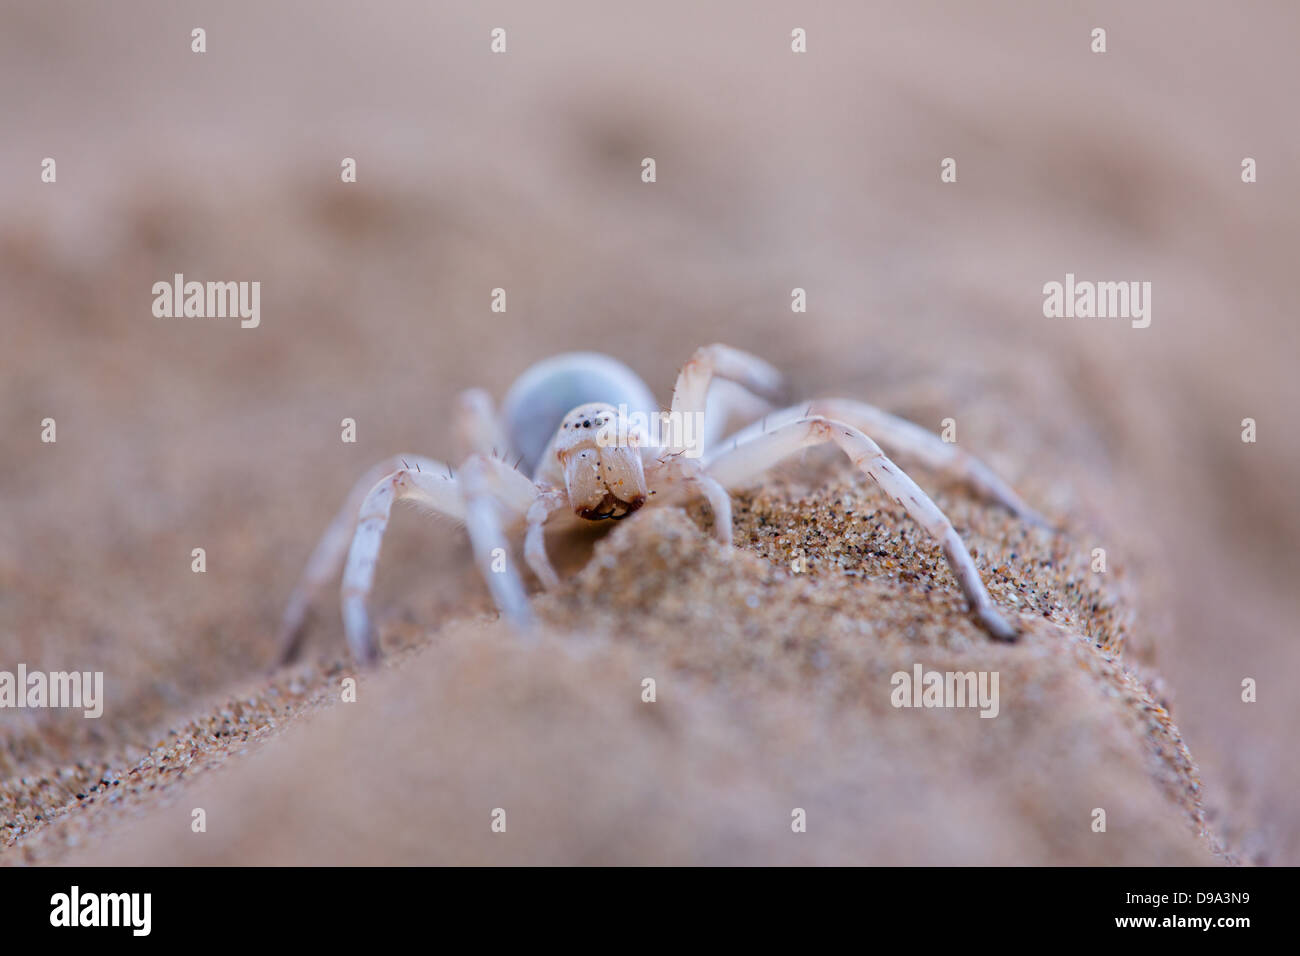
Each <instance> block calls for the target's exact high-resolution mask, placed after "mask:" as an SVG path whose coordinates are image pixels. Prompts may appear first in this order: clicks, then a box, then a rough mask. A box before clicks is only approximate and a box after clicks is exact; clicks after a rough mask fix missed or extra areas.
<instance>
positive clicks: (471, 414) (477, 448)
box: [455, 388, 510, 458]
mask: <svg viewBox="0 0 1300 956" xmlns="http://www.w3.org/2000/svg"><path fill="white" fill-rule="evenodd" d="M456 402H457V408H456V415H455V422H456V443H457V447H458V448H459V449H460V452H461V455H462V456H465V455H473V454H479V455H483V456H484V457H485V458H498V457H499V458H508V457H509V451H510V440H509V439H508V438H507V437H506V433H505V430H504V429H503V428H502V427H501V422H500V420H499V419H498V418H497V414H496V410H495V409H494V408H493V405H492V396H491V395H489V394H488V393H487V392H486V391H485V390H484V389H481V388H469V389H466V390H465V391H463V392H461V393H460V395H459V396H458V397H457V399H456Z"/></svg>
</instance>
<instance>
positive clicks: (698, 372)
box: [667, 344, 785, 458]
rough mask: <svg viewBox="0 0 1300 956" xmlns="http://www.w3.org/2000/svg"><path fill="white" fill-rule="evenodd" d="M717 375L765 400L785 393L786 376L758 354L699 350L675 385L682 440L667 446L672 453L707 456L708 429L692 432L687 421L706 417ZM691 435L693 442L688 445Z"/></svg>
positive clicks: (675, 408) (727, 348)
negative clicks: (711, 387)
mask: <svg viewBox="0 0 1300 956" xmlns="http://www.w3.org/2000/svg"><path fill="white" fill-rule="evenodd" d="M714 376H717V377H718V378H720V379H725V380H727V381H731V382H735V383H736V384H737V385H740V386H741V387H742V388H744V389H745V390H746V391H749V392H751V393H753V394H754V395H757V396H759V397H761V398H764V399H769V400H776V399H778V398H780V396H781V395H782V394H783V393H784V392H785V378H784V376H782V374H781V373H780V372H779V371H777V370H776V369H775V368H774V367H773V366H771V365H769V364H768V363H767V362H765V361H763V360H762V359H761V358H759V357H758V356H756V355H750V354H749V353H748V352H742V351H740V350H739V349H733V348H732V347H731V346H729V345H721V344H715V345H706V346H704V347H702V348H699V349H696V350H695V354H694V355H692V356H691V357H690V359H689V360H687V362H686V364H685V365H683V366H682V369H681V371H680V372H678V373H677V382H676V384H675V385H674V386H673V398H672V419H673V420H674V421H675V422H676V423H677V424H676V426H675V427H676V428H678V429H680V430H681V431H680V432H679V434H678V435H677V439H678V440H677V441H676V442H671V443H668V445H667V451H668V452H669V453H670V454H680V453H682V452H686V453H687V454H688V456H690V457H694V458H698V457H699V456H700V454H702V453H703V451H704V449H703V448H702V447H701V445H702V436H703V434H704V432H705V429H704V428H703V427H697V428H695V429H694V430H693V431H690V432H688V431H687V430H686V429H687V426H686V424H685V422H684V419H685V418H686V416H698V417H699V418H701V419H702V418H703V417H704V413H705V410H706V408H707V406H708V398H709V385H710V384H711V383H712V382H713V379H714ZM717 410H718V409H715V411H717ZM691 436H693V443H688V441H687V439H688V438H690V437H691Z"/></svg>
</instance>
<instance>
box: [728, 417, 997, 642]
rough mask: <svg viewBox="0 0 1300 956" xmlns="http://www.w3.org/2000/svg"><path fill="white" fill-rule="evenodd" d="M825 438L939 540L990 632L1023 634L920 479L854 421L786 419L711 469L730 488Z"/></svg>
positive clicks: (977, 615)
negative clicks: (999, 606) (996, 601)
mask: <svg viewBox="0 0 1300 956" xmlns="http://www.w3.org/2000/svg"><path fill="white" fill-rule="evenodd" d="M804 407H806V406H804ZM826 442H834V443H835V444H836V445H838V446H839V448H840V450H841V451H843V452H844V453H845V454H846V455H847V456H848V457H849V459H850V460H851V461H852V462H853V464H854V465H856V466H857V467H858V468H860V469H861V470H862V471H863V472H865V473H866V474H867V475H868V476H870V477H871V478H872V479H873V480H874V481H875V482H876V484H878V485H879V486H880V487H881V489H882V490H883V491H884V492H885V493H886V494H887V495H889V496H890V497H891V498H893V499H894V500H895V501H897V502H898V503H899V504H900V505H902V506H903V507H904V508H905V509H906V510H907V513H908V515H909V516H910V517H911V518H912V520H914V521H915V522H916V523H917V524H919V525H920V526H921V527H922V528H924V529H925V530H926V531H927V532H929V533H930V535H931V536H932V537H933V538H935V540H937V541H938V542H939V544H940V546H941V547H942V548H943V553H944V557H946V558H947V559H948V566H949V567H950V568H951V569H952V573H953V576H954V577H955V578H956V579H957V583H958V585H959V586H960V587H961V590H962V594H964V595H965V597H966V601H967V603H968V604H969V605H970V611H971V614H972V615H973V616H974V618H975V619H976V621H977V622H978V623H979V624H980V626H981V627H983V628H984V630H985V631H986V632H987V633H988V634H989V636H990V637H993V638H996V639H997V640H1003V641H1013V640H1015V639H1016V638H1017V636H1018V635H1019V631H1018V629H1017V628H1016V627H1015V625H1014V624H1012V623H1009V622H1008V621H1007V620H1006V619H1005V618H1003V617H1002V615H1001V614H1000V613H999V612H998V609H997V607H996V606H995V605H994V603H993V599H992V598H990V597H989V593H988V591H986V590H985V588H984V582H983V581H982V580H980V576H979V571H978V570H977V569H976V568H975V562H974V561H972V560H971V556H970V554H969V552H967V550H966V546H965V545H964V544H963V543H962V540H961V536H960V535H958V534H957V531H956V530H955V529H954V528H953V526H952V522H950V521H949V520H948V518H947V516H946V515H945V514H944V513H943V512H942V511H941V510H939V507H938V506H937V505H936V504H935V503H934V502H933V501H931V500H930V497H929V496H928V495H927V494H926V493H925V492H924V491H922V490H921V489H920V488H919V487H918V486H917V484H916V482H914V481H912V479H911V478H909V477H908V476H907V474H906V473H905V472H904V471H903V470H902V469H901V468H899V467H898V466H897V465H896V464H894V463H893V462H892V461H890V460H889V459H888V458H887V457H886V456H885V453H884V452H883V451H881V449H880V446H879V445H877V444H876V443H875V442H874V441H872V440H871V439H870V438H868V437H867V436H866V435H865V434H863V433H862V432H861V431H859V430H858V429H857V428H855V427H853V426H852V425H849V424H846V423H844V422H841V421H836V420H834V419H831V418H826V417H823V416H811V417H807V418H801V419H798V420H796V421H793V422H786V423H784V424H780V425H778V426H776V427H774V428H770V430H769V431H767V432H766V433H763V434H758V435H755V436H754V437H752V438H751V439H750V440H749V441H747V442H741V443H738V444H736V445H735V446H734V447H730V448H729V449H728V450H726V451H723V452H721V453H720V454H718V455H716V456H714V457H713V458H712V460H711V462H710V463H709V464H708V466H707V468H708V472H709V474H711V475H712V476H713V477H714V478H715V479H716V480H717V481H718V482H719V483H720V484H722V485H723V486H724V487H727V488H732V487H735V486H737V485H740V484H743V483H745V482H746V481H749V480H751V479H752V478H754V477H755V476H757V475H759V474H761V473H762V472H764V471H766V470H767V469H768V468H771V467H772V466H773V465H775V464H776V463H777V462H779V461H780V460H781V459H783V458H785V457H786V456H788V455H790V454H792V453H794V452H795V451H798V450H799V449H801V448H807V447H809V446H812V445H821V444H825V443H826Z"/></svg>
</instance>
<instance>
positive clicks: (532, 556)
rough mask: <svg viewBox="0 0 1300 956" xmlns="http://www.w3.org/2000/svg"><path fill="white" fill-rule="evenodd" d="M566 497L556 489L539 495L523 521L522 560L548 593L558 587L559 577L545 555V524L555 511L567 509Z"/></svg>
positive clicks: (567, 500) (567, 501)
mask: <svg viewBox="0 0 1300 956" xmlns="http://www.w3.org/2000/svg"><path fill="white" fill-rule="evenodd" d="M568 504H569V499H568V496H567V495H566V494H565V493H564V492H562V491H558V490H556V489H550V490H548V491H544V492H542V493H541V494H539V495H538V496H537V498H536V500H534V501H533V503H532V505H531V506H529V508H528V514H527V516H526V518H525V520H526V521H527V522H528V531H527V533H526V534H525V535H524V560H526V561H527V562H528V566H529V567H530V568H532V569H533V574H535V575H537V580H539V581H541V582H542V587H544V588H546V590H548V591H550V590H552V589H554V588H557V587H559V586H560V576H559V575H558V574H556V573H555V566H554V565H552V564H551V559H550V558H549V557H547V555H546V522H547V520H548V519H549V518H550V517H551V515H553V514H555V513H556V512H557V511H562V510H564V509H565V508H566V507H568Z"/></svg>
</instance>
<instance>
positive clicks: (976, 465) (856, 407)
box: [705, 398, 1050, 527]
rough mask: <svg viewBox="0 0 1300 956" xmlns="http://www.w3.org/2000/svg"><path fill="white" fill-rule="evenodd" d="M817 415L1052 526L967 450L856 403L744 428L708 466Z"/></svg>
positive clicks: (806, 406) (804, 409)
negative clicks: (725, 454) (726, 453)
mask: <svg viewBox="0 0 1300 956" xmlns="http://www.w3.org/2000/svg"><path fill="white" fill-rule="evenodd" d="M815 416H820V417H823V418H830V419H833V420H835V421H839V422H844V423H845V424H848V425H852V426H853V427H854V428H855V429H857V430H858V431H862V432H867V433H869V434H870V435H871V436H872V437H873V438H875V439H877V440H878V441H880V442H881V443H882V444H883V445H885V447H887V448H889V449H891V450H892V451H894V452H898V453H902V454H905V455H911V456H913V457H914V458H916V459H917V460H918V461H920V462H922V463H923V464H925V465H927V466H929V467H931V468H934V469H936V470H937V471H942V472H946V473H947V474H950V475H953V476H954V477H956V478H957V479H958V480H960V481H962V482H964V483H965V484H966V485H967V486H969V487H970V488H971V489H972V490H974V491H975V492H976V493H977V494H979V495H981V496H983V497H984V498H986V499H988V500H989V501H993V502H995V503H997V504H999V505H1001V506H1002V507H1004V508H1006V509H1007V510H1008V511H1010V512H1011V513H1012V514H1014V515H1016V516H1017V517H1018V518H1020V519H1021V520H1023V521H1026V522H1029V523H1030V524H1036V525H1041V526H1043V527H1050V524H1049V522H1048V521H1047V520H1046V519H1045V518H1044V517H1043V516H1042V515H1040V514H1039V513H1038V512H1037V511H1035V510H1034V509H1033V508H1031V507H1030V506H1029V505H1027V504H1026V503H1025V502H1024V500H1023V499H1022V498H1021V497H1020V496H1019V495H1018V494H1016V492H1015V490H1014V489H1013V488H1012V487H1011V486H1010V485H1009V484H1007V483H1006V482H1005V481H1003V480H1002V479H1001V478H1000V477H998V475H997V473H995V472H994V471H993V469H991V468H990V467H989V466H988V465H986V464H984V462H982V461H980V460H979V459H978V458H976V457H975V456H974V455H972V454H970V453H969V452H967V451H966V450H965V449H962V448H959V447H958V446H957V445H955V444H953V443H950V442H945V441H944V440H943V439H941V438H940V437H939V436H938V435H936V434H934V433H933V432H930V431H927V430H926V429H924V428H922V427H921V426H920V425H917V424H915V423H913V422H909V421H908V420H907V419H905V418H899V417H898V416H897V415H891V414H890V413H889V412H886V411H884V410H882V409H879V408H877V407H875V406H874V405H868V404H867V403H865V402H857V401H853V400H852V399H845V398H826V399H819V400H817V401H814V402H811V403H809V402H805V403H803V404H801V405H795V406H792V407H790V408H785V409H782V410H781V411H778V412H772V413H771V414H769V415H767V416H766V417H765V418H764V419H763V420H761V421H757V422H754V423H753V424H752V425H749V426H748V427H746V428H743V429H741V430H740V431H738V432H736V433H735V434H734V435H732V436H731V437H730V438H728V439H726V441H725V442H723V443H722V444H721V445H719V446H717V447H716V448H714V449H711V450H710V451H709V452H707V453H706V454H705V464H706V466H707V465H708V463H709V461H710V460H712V459H715V458H717V457H718V456H719V455H720V454H722V453H723V451H724V449H727V448H731V447H733V446H735V445H743V444H745V443H746V442H748V441H751V440H753V439H754V438H757V437H758V436H760V435H762V434H763V433H764V432H768V431H772V430H773V429H776V428H779V427H781V426H782V425H787V424H789V423H791V422H795V421H799V420H800V419H803V418H808V417H815Z"/></svg>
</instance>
